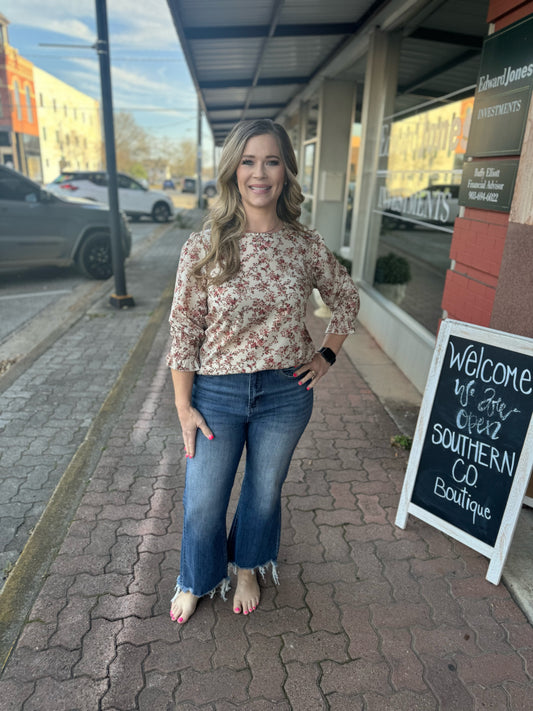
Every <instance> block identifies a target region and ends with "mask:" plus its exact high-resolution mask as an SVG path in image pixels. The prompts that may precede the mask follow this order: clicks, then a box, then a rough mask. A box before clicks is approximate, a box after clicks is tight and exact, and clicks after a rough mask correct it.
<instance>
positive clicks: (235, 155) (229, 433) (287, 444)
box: [168, 120, 359, 624]
mask: <svg viewBox="0 0 533 711" xmlns="http://www.w3.org/2000/svg"><path fill="white" fill-rule="evenodd" d="M296 174H297V166H296V159H295V156H294V151H293V149H292V146H291V143H290V139H289V137H288V135H287V133H286V132H285V130H284V129H283V127H282V126H281V125H279V124H276V123H273V122H272V121H270V120H254V121H243V122H240V123H239V124H237V125H236V126H235V127H234V128H233V130H232V131H231V133H230V134H229V136H228V137H227V139H226V142H225V144H224V147H223V149H222V155H221V158H220V165H219V177H218V183H219V188H220V189H219V195H218V198H217V200H216V203H215V205H214V207H213V209H212V210H211V213H210V216H209V218H208V222H207V228H206V229H204V230H203V231H202V232H200V233H195V234H192V235H191V236H190V237H189V239H188V240H187V242H186V244H185V245H184V247H183V249H182V253H181V257H180V263H179V267H178V273H177V279H176V289H175V294H174V301H173V305H172V310H171V315H170V324H171V336H172V343H171V348H170V353H169V356H168V364H169V365H170V367H171V369H172V381H173V385H174V392H175V404H176V408H177V411H178V417H179V421H180V424H181V429H182V433H183V440H184V444H185V456H186V457H187V471H186V483H185V493H184V497H183V504H184V524H183V538H182V546H181V565H180V574H179V577H178V580H177V585H176V594H175V596H174V598H173V599H172V603H171V610H170V616H171V618H172V619H173V620H177V621H178V622H179V623H180V624H183V623H184V622H186V621H187V620H188V619H189V617H190V616H191V615H192V614H193V612H194V610H195V609H196V605H197V602H198V599H199V598H200V597H202V596H203V595H206V594H208V593H209V594H210V595H211V596H213V595H214V594H215V592H216V590H217V589H218V588H220V590H221V594H222V597H223V598H224V599H225V593H226V592H227V590H228V588H229V577H228V566H232V568H233V570H235V571H236V572H237V586H236V590H235V595H234V600H233V609H234V611H235V612H236V613H240V612H243V613H244V614H245V615H246V614H248V613H250V612H252V611H253V610H255V609H256V607H257V605H258V604H259V597H260V589H259V584H258V580H257V572H258V571H259V572H260V573H261V574H262V575H264V572H265V569H266V568H267V567H268V566H270V567H271V568H272V574H273V578H274V581H275V582H276V583H277V582H278V580H277V569H276V561H277V554H278V548H279V537H280V524H281V487H282V484H283V482H284V480H285V477H286V475H287V472H288V469H289V464H290V461H291V457H292V454H293V452H294V449H295V447H296V444H297V443H298V440H299V439H300V437H301V435H302V433H303V431H304V429H305V426H306V425H307V422H308V421H309V418H310V416H311V410H312V404H313V388H314V387H315V386H316V385H317V383H318V382H319V381H320V380H321V379H322V378H323V377H324V376H325V375H326V374H327V372H328V370H329V368H330V367H331V365H332V364H333V363H334V361H335V354H336V353H338V351H339V349H340V348H341V345H342V343H343V341H344V339H345V338H346V336H347V335H348V334H349V333H352V332H353V330H354V321H355V318H356V315H357V312H358V309H359V296H358V292H357V289H356V287H355V285H354V284H353V282H352V280H351V279H350V277H349V276H348V273H347V272H346V270H345V269H344V267H341V266H340V264H339V263H338V261H337V260H336V259H335V257H334V256H333V255H332V254H331V253H330V252H329V251H328V250H327V248H326V247H325V245H324V242H323V240H322V238H321V237H320V236H319V235H318V234H317V233H316V232H314V231H312V230H308V229H306V228H305V227H303V226H302V225H301V224H300V223H299V222H298V218H299V216H300V204H301V202H302V201H303V196H302V193H301V190H300V186H299V185H298V182H297V180H296ZM315 287H316V288H318V289H319V291H320V293H321V295H322V298H323V300H324V301H325V302H326V303H327V304H328V306H330V308H331V309H332V318H331V320H330V322H329V325H328V329H327V332H326V335H325V338H324V341H323V343H322V348H321V349H320V350H319V351H318V352H317V351H316V349H315V347H314V346H313V343H312V341H311V338H310V336H309V334H308V332H307V329H306V327H305V325H304V318H305V314H306V306H307V303H308V300H309V296H310V294H311V292H312V290H313V288H315ZM245 446H246V468H245V474H244V479H243V483H242V487H241V492H240V497H239V502H238V506H237V511H236V513H235V517H234V519H233V524H232V526H231V530H230V533H229V536H228V535H227V532H226V512H227V507H228V503H229V498H230V494H231V489H232V486H233V482H234V479H235V474H236V470H237V467H238V464H239V460H240V457H241V454H242V452H243V450H244V447H245Z"/></svg>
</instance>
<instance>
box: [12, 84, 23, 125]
mask: <svg viewBox="0 0 533 711" xmlns="http://www.w3.org/2000/svg"><path fill="white" fill-rule="evenodd" d="M13 95H14V97H15V111H16V112H17V118H18V120H19V121H22V104H21V102H20V88H19V83H18V81H17V80H16V79H15V81H14V82H13Z"/></svg>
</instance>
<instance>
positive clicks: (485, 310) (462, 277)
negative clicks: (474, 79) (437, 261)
mask: <svg viewBox="0 0 533 711" xmlns="http://www.w3.org/2000/svg"><path fill="white" fill-rule="evenodd" d="M531 14H533V0H529V1H528V2H524V1H523V0H491V2H490V4H489V10H488V15H487V21H488V22H491V23H494V25H495V28H496V30H500V29H502V28H503V27H507V26H508V25H510V24H511V23H513V22H516V21H517V20H520V19H523V18H524V17H527V16H528V15H531ZM532 107H533V101H532ZM531 110H532V108H531V107H530V117H531ZM530 127H531V120H530V121H529V127H528V130H529V128H530ZM526 139H527V131H526V137H525V139H524V146H526V145H528V144H527V140H526ZM532 145H533V140H532ZM529 157H530V156H529ZM528 165H529V168H528ZM526 170H529V173H530V174H531V161H530V160H529V162H528V159H527V157H526V156H525V155H523V156H522V160H521V163H520V167H519V173H520V172H522V175H523V176H524V172H525V171H526ZM520 182H521V181H520V179H517V188H518V186H519V184H520ZM522 182H527V183H530V179H528V180H527V181H525V180H524V178H522ZM516 198H517V191H515V197H514V199H513V208H512V211H511V215H513V209H514V208H515V201H516ZM530 219H531V218H530ZM511 227H512V226H511V225H510V223H509V215H507V214H505V213H501V212H492V211H490V210H477V209H474V208H466V209H465V213H464V217H459V218H457V220H456V221H455V227H454V233H453V239H452V246H451V250H450V258H451V259H452V260H453V263H452V268H451V269H450V270H448V273H447V275H446V283H445V286H444V293H443V297H442V308H443V309H444V311H445V312H446V314H447V316H448V317H449V318H455V319H458V320H460V321H466V322H467V323H475V324H478V325H480V326H490V327H492V328H497V329H501V330H505V331H511V332H513V333H521V334H522V335H528V336H531V335H533V331H532V329H533V300H532V299H531V298H530V294H531V282H529V283H526V282H527V279H528V278H530V277H531V270H530V265H531V264H532V263H533V236H531V235H530V236H529V240H528V247H529V245H531V247H529V250H531V251H529V254H527V255H526V254H525V251H524V249H525V246H524V245H525V240H524V235H523V234H522V232H523V229H522V230H521V232H520V242H519V244H518V245H517V244H515V241H514V240H511V241H510V240H509V237H510V231H511V232H512V231H514V228H512V229H511ZM529 229H532V228H531V227H530V228H529ZM526 251H527V249H526ZM513 263H514V266H517V265H518V264H520V265H522V266H521V269H520V272H519V273H521V274H523V275H524V279H525V280H526V281H524V279H522V280H521V282H517V280H516V274H517V272H516V271H514V269H513ZM524 264H527V265H528V268H527V270H525V269H524V266H523V265H524ZM526 287H527V288H526ZM526 298H529V301H530V302H532V303H531V308H530V309H529V310H528V312H527V314H526V313H524V309H523V308H522V305H523V303H524V300H525V299H526ZM513 304H514V308H512V310H513V313H514V314H515V316H517V317H518V321H517V319H516V317H515V318H513V319H510V313H509V310H510V308H511V305H513ZM517 305H520V308H517ZM519 311H521V312H522V314H521V315H519V314H518V312H519ZM498 314H500V315H499V316H498ZM526 322H527V324H528V326H527V328H529V332H528V333H526V332H525V330H524V329H525V328H526V325H525V324H526ZM522 324H523V327H522Z"/></svg>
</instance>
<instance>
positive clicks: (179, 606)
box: [170, 592, 199, 625]
mask: <svg viewBox="0 0 533 711" xmlns="http://www.w3.org/2000/svg"><path fill="white" fill-rule="evenodd" d="M198 600H199V598H197V597H196V595H193V594H192V593H190V592H180V593H179V594H178V595H176V597H175V598H174V600H173V601H172V604H171V606H170V619H171V620H172V622H175V621H176V620H177V621H178V622H179V624H180V625H182V624H183V623H184V622H187V620H188V619H189V617H190V616H191V615H192V614H193V612H194V611H195V610H196V605H197V604H198Z"/></svg>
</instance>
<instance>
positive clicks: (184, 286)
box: [167, 233, 207, 371]
mask: <svg viewBox="0 0 533 711" xmlns="http://www.w3.org/2000/svg"><path fill="white" fill-rule="evenodd" d="M204 254H205V249H204V248H203V245H202V244H201V235H200V234H198V233H193V234H192V235H191V236H190V237H189V239H188V240H187V242H186V243H185V244H184V245H183V248H182V250H181V256H180V260H179V265H178V272H177V275H176V286H175V289H174V298H173V301H172V308H171V311H170V317H169V323H170V336H171V344H170V350H169V353H168V356H167V364H168V365H169V366H170V367H171V368H173V369H174V370H182V371H197V370H199V368H200V346H201V344H202V341H203V339H204V335H205V329H206V315H207V291H206V283H205V279H204V278H203V277H200V278H197V277H195V276H193V275H192V269H193V267H194V265H195V264H196V263H197V262H198V261H199V260H200V259H201V258H202V257H203V256H204Z"/></svg>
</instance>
